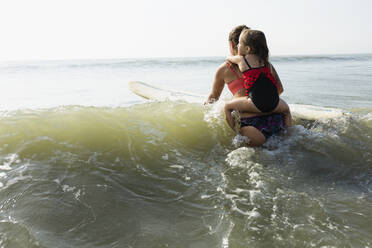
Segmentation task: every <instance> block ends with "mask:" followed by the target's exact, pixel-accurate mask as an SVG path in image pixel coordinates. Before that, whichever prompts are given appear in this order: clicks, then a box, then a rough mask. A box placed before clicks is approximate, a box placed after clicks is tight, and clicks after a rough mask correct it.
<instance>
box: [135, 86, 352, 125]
mask: <svg viewBox="0 0 372 248" xmlns="http://www.w3.org/2000/svg"><path fill="white" fill-rule="evenodd" d="M129 89H130V90H131V91H132V92H133V93H135V94H136V95H138V96H140V97H143V98H145V99H149V100H155V101H166V100H170V101H177V100H182V101H186V102H190V103H200V104H202V103H203V102H204V101H205V100H206V99H207V97H206V96H203V95H198V94H194V93H189V92H182V91H175V90H168V89H162V88H159V87H156V86H153V85H151V84H146V83H143V82H139V81H132V82H129ZM289 107H290V109H291V113H292V115H293V116H294V117H296V118H301V119H306V120H319V119H331V118H338V117H341V116H343V115H349V113H347V112H345V111H343V110H342V109H337V108H326V107H319V106H312V105H302V104H289Z"/></svg>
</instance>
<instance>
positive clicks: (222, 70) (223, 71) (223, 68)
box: [216, 61, 229, 77]
mask: <svg viewBox="0 0 372 248" xmlns="http://www.w3.org/2000/svg"><path fill="white" fill-rule="evenodd" d="M227 63H228V62H227V61H225V62H223V63H222V64H220V66H219V67H218V68H217V71H216V75H218V76H222V77H224V76H225V75H226V73H227V72H228V70H229V66H228V65H227Z"/></svg>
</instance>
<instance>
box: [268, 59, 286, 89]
mask: <svg viewBox="0 0 372 248" xmlns="http://www.w3.org/2000/svg"><path fill="white" fill-rule="evenodd" d="M269 65H270V71H271V74H273V76H274V78H275V80H276V82H277V83H278V93H279V95H280V94H282V93H283V91H284V89H283V85H282V81H280V78H279V75H278V73H277V72H276V70H275V68H274V66H273V65H272V64H271V63H269Z"/></svg>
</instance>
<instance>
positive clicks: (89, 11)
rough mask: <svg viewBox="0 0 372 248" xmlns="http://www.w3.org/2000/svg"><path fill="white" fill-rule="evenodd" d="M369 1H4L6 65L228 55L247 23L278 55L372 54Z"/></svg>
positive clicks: (0, 26)
mask: <svg viewBox="0 0 372 248" xmlns="http://www.w3.org/2000/svg"><path fill="white" fill-rule="evenodd" d="M371 13H372V1H369V0H280V1H279V0H255V1H252V0H244V1H243V0H235V1H234V0H226V1H225V0H185V1H183V0H182V1H177V0H156V1H155V0H121V1H119V0H0V32H1V35H0V60H1V61H6V60H43V59H98V58H133V57H136V58H137V57H189V56H226V55H227V53H228V48H227V36H228V33H229V32H230V30H231V29H232V28H233V27H235V26H237V25H240V24H246V25H247V26H250V27H251V28H255V29H260V30H262V31H264V32H265V34H266V38H267V40H268V45H269V48H270V52H271V55H293V54H297V55H304V54H343V53H372V25H371V23H372V17H371V16H372V15H371Z"/></svg>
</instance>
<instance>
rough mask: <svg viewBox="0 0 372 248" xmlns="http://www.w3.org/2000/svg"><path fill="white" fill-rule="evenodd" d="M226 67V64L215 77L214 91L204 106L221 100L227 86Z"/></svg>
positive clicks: (218, 70)
mask: <svg viewBox="0 0 372 248" xmlns="http://www.w3.org/2000/svg"><path fill="white" fill-rule="evenodd" d="M225 66H226V64H225V63H224V64H222V65H221V66H220V67H219V68H218V69H217V71H216V74H215V75H214V81H213V86H212V91H211V93H210V94H209V96H208V99H207V101H206V102H205V103H204V104H208V103H213V102H215V101H217V100H218V99H219V98H220V96H221V93H222V90H223V88H224V86H225V80H224V73H225Z"/></svg>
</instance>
